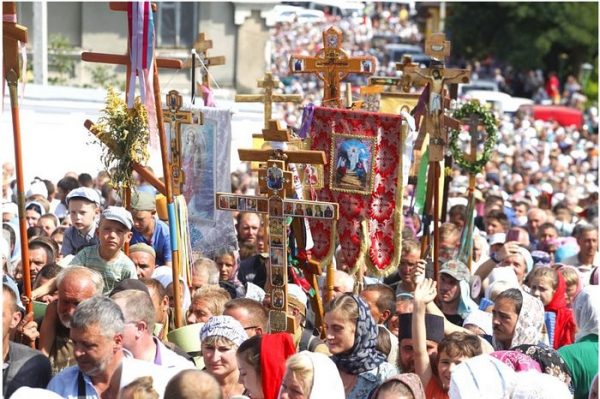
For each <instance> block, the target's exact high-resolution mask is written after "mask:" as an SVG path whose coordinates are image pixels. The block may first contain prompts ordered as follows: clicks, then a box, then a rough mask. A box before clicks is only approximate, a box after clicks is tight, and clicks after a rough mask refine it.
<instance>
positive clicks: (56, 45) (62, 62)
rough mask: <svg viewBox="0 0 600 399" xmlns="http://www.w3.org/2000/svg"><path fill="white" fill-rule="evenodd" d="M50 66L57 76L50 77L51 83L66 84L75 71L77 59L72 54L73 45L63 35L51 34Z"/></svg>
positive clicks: (49, 46)
mask: <svg viewBox="0 0 600 399" xmlns="http://www.w3.org/2000/svg"><path fill="white" fill-rule="evenodd" d="M48 50H49V51H48V67H49V69H50V70H52V71H54V72H56V76H53V77H50V78H48V82H49V83H50V84H55V85H64V84H67V82H69V80H70V79H71V78H72V77H73V74H74V73H75V59H74V58H73V56H72V54H71V53H72V51H73V45H71V42H70V41H69V39H68V38H67V37H65V36H63V35H60V34H57V35H50V38H49V43H48Z"/></svg>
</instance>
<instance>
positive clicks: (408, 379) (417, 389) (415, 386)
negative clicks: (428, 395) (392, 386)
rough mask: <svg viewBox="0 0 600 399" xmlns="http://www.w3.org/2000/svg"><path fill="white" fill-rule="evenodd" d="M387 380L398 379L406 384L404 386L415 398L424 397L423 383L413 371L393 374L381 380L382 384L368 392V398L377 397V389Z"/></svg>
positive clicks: (373, 398)
mask: <svg viewBox="0 0 600 399" xmlns="http://www.w3.org/2000/svg"><path fill="white" fill-rule="evenodd" d="M389 381H399V382H401V383H402V384H404V385H406V387H407V388H408V389H410V392H411V393H412V395H413V397H414V398H415V399H425V390H424V389H423V384H422V383H421V379H420V378H419V376H418V375H416V374H414V373H402V374H396V375H395V376H393V377H391V378H389V379H387V380H386V381H384V382H383V384H381V385H380V386H378V387H377V388H376V389H374V390H373V391H372V392H371V393H370V394H369V399H375V398H377V395H379V390H380V389H381V387H382V386H383V385H384V384H386V383H387V382H389Z"/></svg>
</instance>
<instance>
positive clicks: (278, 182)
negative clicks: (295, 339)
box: [216, 120, 339, 333]
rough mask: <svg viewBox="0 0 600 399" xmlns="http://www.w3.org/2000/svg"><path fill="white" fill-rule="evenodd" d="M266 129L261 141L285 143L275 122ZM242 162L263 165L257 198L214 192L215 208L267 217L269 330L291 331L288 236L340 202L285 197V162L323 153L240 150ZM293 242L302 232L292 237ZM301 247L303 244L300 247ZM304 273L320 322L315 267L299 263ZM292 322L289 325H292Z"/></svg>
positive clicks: (288, 176)
mask: <svg viewBox="0 0 600 399" xmlns="http://www.w3.org/2000/svg"><path fill="white" fill-rule="evenodd" d="M270 122H271V123H270V125H269V128H268V129H263V136H264V137H263V138H264V139H265V140H266V141H271V142H287V141H289V139H290V136H289V132H288V131H287V130H285V129H281V128H280V127H279V124H278V123H277V121H273V120H272V121H270ZM238 152H239V156H240V160H242V161H259V162H264V164H263V165H264V167H263V168H261V169H260V170H259V175H258V176H259V188H260V193H261V194H263V195H264V197H261V196H244V195H235V194H229V193H217V194H216V204H217V208H218V209H221V210H231V211H238V212H255V213H259V214H264V215H266V217H267V219H268V222H267V223H266V225H267V226H268V228H267V230H266V234H265V235H266V237H267V241H268V243H269V255H270V262H269V270H268V274H269V279H268V282H267V286H268V287H270V288H268V290H269V291H270V293H271V310H270V311H269V325H270V328H271V331H288V332H292V333H293V332H294V323H293V321H292V319H291V318H290V317H289V316H288V315H287V304H288V300H287V281H288V275H287V267H288V264H287V238H288V229H289V228H290V225H289V219H290V218H294V219H293V221H292V222H291V223H292V224H291V228H292V229H294V230H295V229H296V228H297V227H298V224H300V225H301V223H303V219H304V218H313V219H325V220H337V218H338V212H339V210H338V204H336V203H333V202H322V201H306V200H297V199H289V198H287V196H288V195H289V194H290V193H291V191H292V180H293V178H292V173H291V172H290V171H288V170H286V169H287V167H286V165H287V163H288V162H289V163H324V162H325V154H324V153H323V152H322V151H288V150H285V149H264V150H254V149H252V150H243V149H240V150H238ZM295 236H296V238H298V237H299V236H301V234H295ZM300 244H302V243H300ZM303 266H304V267H303V269H304V274H305V276H306V278H307V280H308V281H309V283H310V284H311V286H312V287H313V288H314V289H315V291H316V292H315V295H314V296H313V297H311V304H312V305H313V309H315V313H316V314H317V318H318V320H317V321H316V323H315V324H317V325H319V326H320V324H322V321H321V319H320V318H321V317H322V305H321V302H320V296H319V293H318V289H317V285H316V276H317V275H319V274H321V270H320V268H319V265H318V263H316V262H307V263H306V264H305V265H303ZM290 323H291V324H290Z"/></svg>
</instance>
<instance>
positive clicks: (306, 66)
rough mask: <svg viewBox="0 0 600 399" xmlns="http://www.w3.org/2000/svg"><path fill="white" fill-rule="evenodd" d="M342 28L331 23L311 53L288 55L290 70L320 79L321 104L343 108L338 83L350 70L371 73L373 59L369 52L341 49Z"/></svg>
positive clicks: (375, 63) (374, 62)
mask: <svg viewBox="0 0 600 399" xmlns="http://www.w3.org/2000/svg"><path fill="white" fill-rule="evenodd" d="M342 37H343V34H342V30H341V29H340V28H338V27H337V26H332V27H330V28H329V29H327V30H326V31H325V32H323V48H322V49H321V50H319V52H317V54H316V55H315V56H306V55H293V56H292V57H290V61H289V69H290V72H291V73H312V74H316V75H317V77H318V78H319V79H321V80H322V81H323V84H324V88H323V105H324V106H328V105H330V106H334V107H338V108H343V107H344V104H343V100H342V98H341V90H340V86H341V82H342V80H343V79H344V78H345V77H346V76H348V75H349V74H351V73H357V74H361V75H372V74H373V73H374V72H375V70H376V67H377V60H376V58H375V57H373V56H370V55H363V56H356V57H350V56H348V53H347V52H346V51H344V50H343V49H342Z"/></svg>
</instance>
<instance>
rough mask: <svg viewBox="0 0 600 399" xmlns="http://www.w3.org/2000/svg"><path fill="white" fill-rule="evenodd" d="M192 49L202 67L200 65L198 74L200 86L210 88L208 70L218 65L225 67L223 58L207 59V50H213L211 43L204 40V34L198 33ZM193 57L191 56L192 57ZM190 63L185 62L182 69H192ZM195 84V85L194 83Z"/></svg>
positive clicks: (191, 63)
mask: <svg viewBox="0 0 600 399" xmlns="http://www.w3.org/2000/svg"><path fill="white" fill-rule="evenodd" d="M192 48H193V49H194V51H195V52H196V56H197V57H198V59H200V62H201V63H202V65H200V71H201V72H200V73H201V74H202V85H204V86H206V87H208V88H210V77H209V75H208V68H209V67H213V66H218V65H225V56H222V55H220V56H216V57H209V56H208V50H210V49H212V48H213V41H212V40H208V39H206V35H205V34H204V32H200V33H199V34H198V37H197V38H196V41H195V42H194V44H193V45H192ZM192 56H193V55H192ZM193 64H194V63H193V62H192V61H187V62H186V63H185V64H184V66H183V67H184V68H192V66H193ZM194 84H195V83H194Z"/></svg>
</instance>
